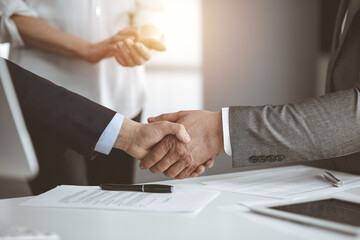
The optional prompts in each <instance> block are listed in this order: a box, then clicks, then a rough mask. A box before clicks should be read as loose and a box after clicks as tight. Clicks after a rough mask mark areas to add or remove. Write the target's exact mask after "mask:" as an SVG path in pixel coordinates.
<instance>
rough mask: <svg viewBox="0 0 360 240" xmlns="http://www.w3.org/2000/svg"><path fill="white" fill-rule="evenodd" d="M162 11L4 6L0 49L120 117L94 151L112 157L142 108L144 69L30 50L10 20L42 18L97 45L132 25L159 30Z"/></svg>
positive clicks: (13, 0) (92, 5)
mask: <svg viewBox="0 0 360 240" xmlns="http://www.w3.org/2000/svg"><path fill="white" fill-rule="evenodd" d="M161 9H162V3H161V1H160V0H158V1H154V0H153V1H147V0H76V1H74V0H0V16H1V22H0V43H4V42H10V44H11V48H10V55H9V59H10V60H11V61H13V62H15V63H17V64H18V65H20V66H22V67H24V68H26V69H28V70H30V71H32V72H34V73H36V74H38V75H40V76H42V77H45V78H47V79H49V80H51V81H52V82H54V83H55V84H57V85H60V86H63V87H65V88H67V89H69V90H71V91H73V92H76V93H78V94H81V95H82V96H85V97H87V98H89V99H90V100H92V101H94V102H97V103H99V104H101V105H104V106H106V107H108V108H111V109H113V110H115V111H117V112H119V113H121V114H116V115H115V116H114V118H113V119H112V120H111V122H110V123H109V125H108V126H107V128H106V129H105V131H104V132H103V134H102V135H101V137H100V138H99V141H98V143H97V144H96V147H95V151H97V152H100V153H104V154H108V153H109V152H110V151H111V149H112V147H113V145H114V143H115V141H116V138H117V135H118V133H119V132H120V129H121V126H122V124H123V120H124V117H128V118H133V117H135V116H136V115H138V114H139V112H140V111H141V109H142V108H143V105H144V103H145V100H146V82H145V72H144V67H143V66H139V67H122V66H121V65H119V64H118V63H117V62H116V61H115V60H114V59H105V60H102V61H101V62H100V63H98V64H94V65H93V64H89V63H86V62H84V61H81V60H78V59H72V58H68V57H64V56H61V55H57V54H53V53H50V52H46V51H43V50H39V49H35V48H27V47H26V46H25V44H24V41H23V40H22V38H21V36H20V34H19V32H18V30H17V27H16V24H15V23H14V22H13V21H12V20H11V18H10V17H11V16H12V15H14V14H19V15H26V16H33V17H38V18H40V19H42V20H44V21H45V22H47V23H48V24H50V25H52V26H53V27H56V28H58V29H61V30H62V31H65V32H68V33H71V34H73V35H76V36H78V37H81V38H83V39H86V40H89V41H92V42H98V41H101V40H104V39H106V38H108V37H110V36H112V35H114V34H115V33H117V32H118V31H120V30H121V29H123V28H126V27H128V26H130V22H131V21H132V22H133V25H137V26H139V25H142V24H146V23H152V24H156V22H157V21H158V19H157V16H158V15H159V14H158V13H160V12H161ZM130 16H131V17H130Z"/></svg>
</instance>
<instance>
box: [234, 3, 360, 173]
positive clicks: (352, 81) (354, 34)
mask: <svg viewBox="0 0 360 240" xmlns="http://www.w3.org/2000/svg"><path fill="white" fill-rule="evenodd" d="M347 9H348V13H347V20H346V23H345V27H344V32H343V33H342V34H341V37H340V38H339V36H340V31H341V30H340V29H341V25H342V20H343V18H344V16H345V12H346V10H347ZM359 10H360V1H358V0H349V1H347V0H346V1H342V2H341V4H340V8H339V11H338V17H337V21H336V26H335V32H334V39H333V47H332V55H331V58H330V62H329V66H328V72H327V84H326V90H327V94H326V95H324V96H321V97H317V98H312V99H307V100H304V101H301V102H297V103H292V104H285V105H278V106H272V105H266V106H256V107H253V106H237V107H230V111H229V125H230V138H231V147H232V153H233V167H243V166H259V165H267V166H272V165H276V164H279V163H292V162H305V161H313V160H319V159H330V160H328V161H327V164H328V166H329V167H330V168H334V169H337V170H341V171H349V172H353V173H360V95H359V87H360V81H359V76H360V75H359V72H360V11H359Z"/></svg>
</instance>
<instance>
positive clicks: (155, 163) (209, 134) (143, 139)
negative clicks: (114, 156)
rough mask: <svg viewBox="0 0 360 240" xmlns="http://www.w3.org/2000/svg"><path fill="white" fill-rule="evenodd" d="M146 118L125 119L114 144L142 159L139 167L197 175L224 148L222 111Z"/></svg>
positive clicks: (179, 175)
mask: <svg viewBox="0 0 360 240" xmlns="http://www.w3.org/2000/svg"><path fill="white" fill-rule="evenodd" d="M148 121H149V124H140V123H136V122H134V121H132V120H129V119H125V121H124V124H123V127H122V128H121V130H120V133H119V136H118V139H117V141H116V143H115V146H114V147H116V148H119V149H122V150H124V151H126V152H127V153H129V154H130V155H131V156H133V157H135V158H137V159H139V160H141V162H140V168H141V169H150V171H151V172H153V173H160V172H163V173H164V174H165V175H166V176H168V177H172V178H178V179H183V178H186V177H189V176H190V177H196V176H198V174H201V173H203V172H204V170H205V167H208V168H211V167H212V166H213V165H214V160H213V157H215V156H216V155H218V154H219V153H220V152H221V151H223V150H224V148H223V137H222V118H221V112H215V113H213V112H206V111H187V112H177V113H170V114H163V115H160V116H158V117H155V118H149V119H148Z"/></svg>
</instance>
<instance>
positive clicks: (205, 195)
mask: <svg viewBox="0 0 360 240" xmlns="http://www.w3.org/2000/svg"><path fill="white" fill-rule="evenodd" d="M218 194H219V193H218V192H216V191H208V190H199V191H175V192H174V193H143V192H121V191H105V190H101V189H100V188H99V187H83V186H66V185H63V186H58V187H56V188H54V189H52V190H50V191H48V192H46V193H43V194H41V195H39V196H36V197H33V198H32V199H30V200H28V201H26V202H24V203H22V204H21V205H23V206H39V207H63V208H99V209H120V210H140V211H159V212H189V213H196V212H199V211H200V210H201V209H202V208H203V207H205V206H206V205H207V204H208V203H209V202H211V201H212V200H213V199H215V197H216V196H218Z"/></svg>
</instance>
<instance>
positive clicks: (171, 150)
mask: <svg viewBox="0 0 360 240" xmlns="http://www.w3.org/2000/svg"><path fill="white" fill-rule="evenodd" d="M151 154H156V157H157V158H159V159H162V160H161V161H159V162H158V163H156V164H155V165H154V166H152V167H151V168H150V171H151V172H153V173H160V172H164V174H165V175H166V176H168V177H171V178H178V179H183V178H185V177H187V176H191V177H197V176H198V174H201V173H203V172H204V171H205V166H206V167H208V168H211V167H212V166H213V164H214V162H213V160H209V161H207V162H206V163H205V164H204V165H200V166H199V164H198V163H197V162H196V161H195V159H194V158H193V157H192V155H191V152H190V150H189V148H188V144H185V143H183V142H181V141H179V140H178V139H176V137H174V136H171V135H169V136H166V137H165V138H164V139H163V140H162V141H161V142H160V143H159V144H157V145H156V146H155V147H154V149H153V150H152V152H151ZM146 158H148V157H145V159H146ZM141 166H142V164H141V163H140V167H141ZM163 169H166V170H165V171H164V170H163Z"/></svg>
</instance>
